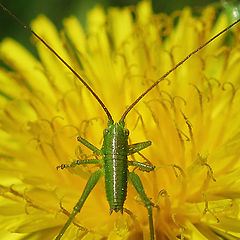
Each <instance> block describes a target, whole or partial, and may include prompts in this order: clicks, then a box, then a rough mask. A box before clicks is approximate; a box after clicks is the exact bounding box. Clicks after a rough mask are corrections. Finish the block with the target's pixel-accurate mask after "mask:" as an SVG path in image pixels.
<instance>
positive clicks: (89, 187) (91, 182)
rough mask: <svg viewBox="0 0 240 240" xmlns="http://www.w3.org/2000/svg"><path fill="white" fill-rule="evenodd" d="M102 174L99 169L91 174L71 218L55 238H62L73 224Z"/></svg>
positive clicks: (57, 239) (56, 239)
mask: <svg viewBox="0 0 240 240" xmlns="http://www.w3.org/2000/svg"><path fill="white" fill-rule="evenodd" d="M102 175H103V171H102V170H98V171H96V172H94V173H93V174H92V175H91V176H90V178H89V179H88V182H87V184H86V187H85V188H84V191H83V193H82V196H81V198H80V199H79V201H78V203H77V204H76V205H75V207H74V208H73V211H72V213H71V215H70V216H69V219H68V220H67V222H66V223H65V225H64V226H63V228H62V230H61V231H60V233H59V234H58V235H57V237H56V238H55V240H60V239H61V238H62V236H63V234H64V233H65V231H66V230H67V228H68V227H69V225H70V224H71V222H72V221H73V219H74V217H75V216H76V215H77V213H79V212H80V210H81V208H82V206H83V204H84V202H85V200H86V199H87V197H88V195H89V194H90V192H91V191H92V189H93V188H94V187H95V185H96V184H97V182H98V180H99V178H100V177H101V176H102Z"/></svg>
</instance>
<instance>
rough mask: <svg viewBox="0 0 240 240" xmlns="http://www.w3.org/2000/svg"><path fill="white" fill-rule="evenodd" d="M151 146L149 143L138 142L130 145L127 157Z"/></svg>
mask: <svg viewBox="0 0 240 240" xmlns="http://www.w3.org/2000/svg"><path fill="white" fill-rule="evenodd" d="M151 144H152V142H151V141H146V142H140V143H134V144H131V145H128V149H129V152H128V155H131V154H134V153H136V152H140V151H141V150H142V149H144V148H147V147H149V146H150V145H151Z"/></svg>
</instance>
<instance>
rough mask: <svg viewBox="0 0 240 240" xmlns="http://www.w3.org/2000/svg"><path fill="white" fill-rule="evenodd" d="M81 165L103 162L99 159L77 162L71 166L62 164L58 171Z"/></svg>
mask: <svg viewBox="0 0 240 240" xmlns="http://www.w3.org/2000/svg"><path fill="white" fill-rule="evenodd" d="M81 164H101V162H100V161H99V160H98V159H86V160H76V161H74V162H72V163H70V164H61V165H59V166H57V169H59V168H61V169H64V168H69V167H75V166H76V165H81Z"/></svg>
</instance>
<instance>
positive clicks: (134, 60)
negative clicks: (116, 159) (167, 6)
mask: <svg viewBox="0 0 240 240" xmlns="http://www.w3.org/2000/svg"><path fill="white" fill-rule="evenodd" d="M227 24H228V23H227V17H226V16H225V15H224V14H222V15H220V16H219V17H218V18H217V20H215V9H214V8H212V7H208V8H206V9H205V10H204V11H203V12H202V15H201V16H200V17H198V18H196V17H193V16H192V13H191V9H189V8H186V9H184V10H183V11H182V12H175V13H174V14H172V15H171V16H167V15H165V14H153V12H152V10H151V5H150V3H149V1H142V2H141V3H139V5H138V6H137V7H136V9H133V8H123V9H118V8H111V9H109V10H108V13H107V14H106V13H105V12H104V11H103V9H102V8H101V7H96V8H94V9H93V10H92V11H91V12H89V14H88V27H87V30H86V33H85V32H84V30H83V29H82V27H81V25H80V24H79V22H78V21H77V20H76V18H75V17H70V18H68V19H65V20H64V30H63V31H62V32H61V33H60V34H59V33H58V32H57V31H56V29H55V27H54V26H53V24H52V23H51V22H50V21H49V20H48V19H46V17H44V16H39V17H38V18H37V19H36V20H35V21H34V22H33V23H32V27H33V29H34V30H35V31H36V32H37V33H38V34H39V35H40V36H41V37H42V38H43V39H44V40H46V42H47V43H48V44H49V45H50V46H52V47H53V48H54V49H55V50H56V52H57V53H58V54H59V55H60V56H61V57H62V58H63V59H65V60H66V61H67V62H68V63H69V64H70V65H71V66H72V67H73V68H74V69H75V70H76V71H77V72H78V73H79V74H80V75H81V76H82V77H83V78H84V79H85V80H86V81H87V83H89V85H90V86H91V87H92V88H93V89H94V91H95V92H96V93H97V95H98V96H99V97H100V98H101V99H102V100H103V102H104V103H105V104H106V106H107V107H108V110H109V111H110V112H111V114H112V115H113V117H114V119H115V120H116V121H118V120H119V118H120V117H121V115H122V114H123V112H124V111H125V109H126V107H127V106H129V105H130V104H131V103H133V101H134V100H135V99H136V98H137V97H138V96H139V95H140V94H141V93H143V92H144V90H146V89H147V88H148V87H149V86H150V85H151V84H152V83H153V82H154V81H156V79H158V78H159V77H160V76H162V75H163V74H164V73H165V72H166V71H168V70H169V69H171V68H172V67H173V66H174V65H175V64H176V63H177V62H178V61H180V60H182V59H183V58H184V57H185V56H186V55H187V54H188V53H189V52H191V51H192V50H194V49H196V48H198V47H199V46H200V45H201V44H202V43H204V42H205V41H207V40H208V39H209V38H210V37H211V36H213V35H214V34H215V33H217V32H219V31H220V30H222V29H223V28H224V27H226V26H227ZM225 40H226V41H225ZM34 43H35V45H36V47H37V49H38V53H39V58H40V60H38V59H37V58H36V57H34V56H32V55H31V54H30V53H29V52H28V51H27V50H26V49H24V48H23V47H22V46H21V45H20V44H18V43H17V42H16V41H15V40H13V39H8V38H6V39H5V40H4V41H3V42H1V44H0V56H1V59H2V60H3V61H4V62H5V63H6V64H7V65H8V66H9V68H8V69H5V68H0V84H1V89H0V127H1V130H0V134H1V139H0V179H1V182H0V226H1V227H0V235H1V239H3V240H5V239H8V240H9V239H13V240H14V239H54V237H55V236H56V235H57V234H58V233H59V231H60V229H61V228H62V226H63V225H64V223H65V222H66V221H67V219H68V216H69V214H70V213H71V211H72V208H73V207H74V206H75V204H76V203H77V201H78V199H79V198H80V195H81V194H82V191H83V189H84V187H85V184H86V182H87V179H88V178H89V176H90V175H91V173H92V172H94V171H95V170H96V169H98V166H91V165H82V166H76V167H75V168H67V169H64V170H57V169H56V166H59V165H61V164H64V163H71V162H72V161H74V160H77V159H87V158H92V157H93V155H92V152H91V151H90V150H89V149H87V148H85V147H84V146H83V145H82V144H80V143H79V142H77V141H76V137H77V136H81V137H83V138H85V139H87V140H88V141H89V142H91V143H93V144H94V145H95V146H97V147H98V148H101V144H102V140H103V136H102V131H103V129H104V128H105V127H106V125H107V120H106V115H105V113H104V112H103V111H102V109H101V108H100V106H99V104H98V103H97V102H96V100H95V99H94V98H93V96H92V95H90V93H89V91H88V90H87V89H86V88H85V87H84V86H83V85H82V84H81V83H80V82H79V81H78V80H77V79H76V77H75V76H73V74H71V72H69V70H68V69H67V68H66V67H65V66H63V64H62V63H60V62H59V61H58V59H56V57H55V56H54V55H53V54H52V52H50V51H49V50H48V49H46V47H45V46H43V45H42V44H41V43H40V42H39V41H34ZM239 49H240V48H239V29H238V28H237V27H236V28H235V29H233V31H231V32H230V34H227V37H226V36H221V37H219V38H218V39H216V40H215V41H214V43H212V44H210V45H208V46H207V47H205V48H204V49H203V50H201V52H199V53H198V54H196V55H194V56H193V57H192V58H191V60H189V61H188V62H186V63H185V64H184V65H183V66H181V67H180V68H179V69H178V70H176V71H174V72H173V73H172V74H171V75H169V76H168V77H167V79H165V80H164V81H162V82H161V83H160V84H159V85H158V86H157V87H156V89H154V90H152V91H151V92H150V93H149V94H148V95H147V96H146V97H145V98H143V99H142V101H140V102H139V104H138V105H137V106H136V107H134V109H132V110H131V112H130V113H129V115H128V116H127V118H126V125H127V128H128V129H129V130H130V137H129V138H130V142H131V143H136V142H141V141H147V140H151V141H152V146H151V147H148V148H147V149H145V150H144V151H142V153H143V154H144V156H143V155H142V156H139V155H137V154H135V155H134V157H133V156H131V157H129V158H130V159H131V158H133V159H136V160H138V161H142V162H145V161H146V159H148V160H149V161H150V162H151V163H152V164H153V165H154V166H156V168H155V170H154V171H151V172H149V173H146V172H142V171H140V170H139V169H133V168H131V167H130V171H135V172H136V173H137V174H138V175H139V176H140V178H141V180H142V182H143V186H144V189H145V191H146V194H147V196H148V197H149V198H150V199H151V201H152V203H153V220H154V228H155V236H156V239H169V240H172V239H192V240H195V239H196V240H198V239H208V240H216V239H239V238H240V218H239V215H240V213H239V207H240V181H239V176H240V131H239V129H240V119H239V118H240V114H239V104H240V94H239V78H240V71H239V61H240V51H239ZM120 102H121V104H119V103H120ZM94 157H95V156H94ZM104 188H105V183H104V179H103V178H101V179H100V181H99V182H98V184H97V185H96V187H95V188H94V189H93V191H92V192H91V194H90V195H89V197H88V199H87V200H86V202H85V204H84V206H83V208H82V210H81V212H80V213H79V214H78V215H77V216H76V217H75V219H74V221H73V223H72V224H71V225H70V227H69V228H68V230H67V231H66V232H65V234H64V235H63V238H62V239H84V240H88V239H109V240H113V239H114V240H117V239H138V240H139V239H149V227H148V215H147V211H146V209H145V207H144V204H143V203H142V201H141V199H140V197H139V196H138V195H137V193H136V191H135V189H134V188H133V187H132V186H131V185H129V186H128V191H127V199H126V201H125V204H124V207H125V209H124V214H123V215H122V214H121V213H119V212H118V213H113V214H112V215H111V216H110V215H109V205H108V202H107V200H106V196H105V190H104Z"/></svg>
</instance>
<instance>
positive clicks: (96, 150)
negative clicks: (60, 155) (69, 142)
mask: <svg viewBox="0 0 240 240" xmlns="http://www.w3.org/2000/svg"><path fill="white" fill-rule="evenodd" d="M77 140H78V141H79V142H80V143H82V144H83V145H84V146H86V147H87V148H89V149H90V150H92V151H93V153H95V154H97V155H98V156H101V155H102V152H101V150H99V149H98V148H97V147H95V146H94V145H92V144H91V143H90V142H88V141H87V140H86V139H84V138H82V137H77Z"/></svg>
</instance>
